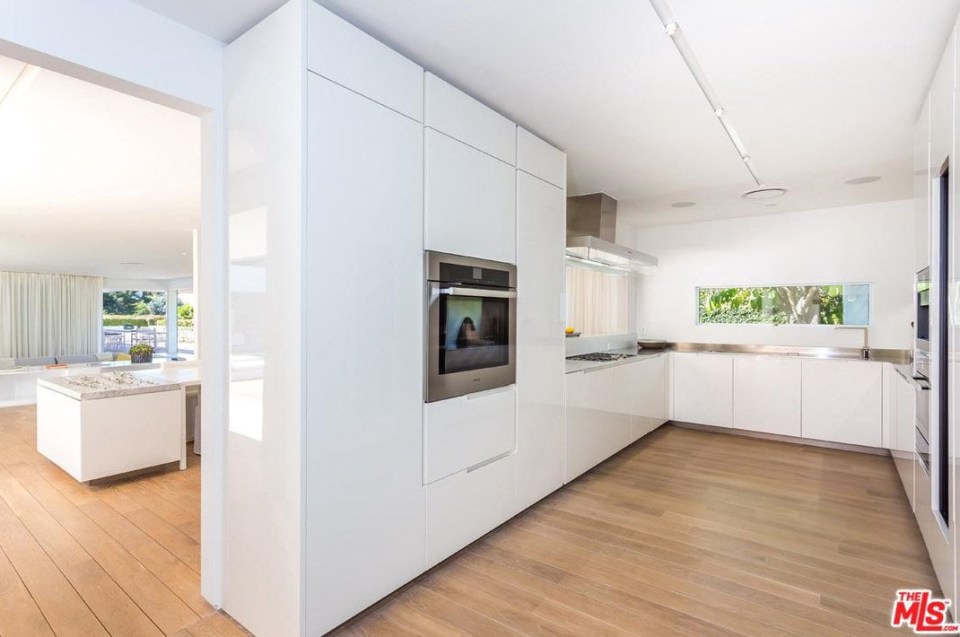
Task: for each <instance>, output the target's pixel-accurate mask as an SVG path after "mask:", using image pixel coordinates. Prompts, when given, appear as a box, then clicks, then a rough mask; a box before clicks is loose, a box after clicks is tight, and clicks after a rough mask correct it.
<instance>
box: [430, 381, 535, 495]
mask: <svg viewBox="0 0 960 637" xmlns="http://www.w3.org/2000/svg"><path fill="white" fill-rule="evenodd" d="M423 415H424V418H423V430H424V452H425V460H426V462H425V464H424V469H425V470H424V483H426V484H429V483H431V482H435V481H436V480H439V479H440V478H445V477H446V476H449V475H451V474H453V473H457V472H458V471H462V470H464V469H468V468H470V467H474V466H476V465H478V464H481V463H483V462H486V461H488V460H490V459H492V458H496V457H498V456H502V455H504V454H506V453H510V452H512V451H514V450H515V449H516V446H517V392H516V386H515V385H510V386H508V387H500V388H497V389H493V390H490V391H484V392H478V393H475V394H467V395H466V396H457V397H456V398H450V399H448V400H441V401H437V402H434V403H427V404H426V405H424V410H423Z"/></svg>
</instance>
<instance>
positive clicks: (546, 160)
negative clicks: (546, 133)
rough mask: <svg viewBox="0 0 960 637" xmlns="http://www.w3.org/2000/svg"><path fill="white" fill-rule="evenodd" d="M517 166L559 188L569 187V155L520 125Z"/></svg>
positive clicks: (518, 129) (518, 128) (518, 130)
mask: <svg viewBox="0 0 960 637" xmlns="http://www.w3.org/2000/svg"><path fill="white" fill-rule="evenodd" d="M517 168H518V169H520V170H522V171H524V172H527V173H529V174H531V175H533V176H535V177H539V178H540V179H542V180H544V181H546V182H548V183H551V184H553V185H554V186H556V187H558V188H563V189H566V187H567V155H566V154H565V153H563V152H561V151H559V150H557V149H556V148H554V147H553V146H551V145H550V144H548V143H547V142H545V141H543V140H542V139H540V138H539V137H537V136H536V135H534V134H533V133H531V132H529V131H527V130H524V129H522V128H520V127H517Z"/></svg>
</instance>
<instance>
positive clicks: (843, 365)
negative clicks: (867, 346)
mask: <svg viewBox="0 0 960 637" xmlns="http://www.w3.org/2000/svg"><path fill="white" fill-rule="evenodd" d="M801 370H802V381H801V384H802V396H803V400H802V436H803V437H804V438H810V439H812V440H828V441H831V442H842V443H847V444H852V445H864V446H867V447H879V446H880V445H881V436H880V433H881V417H882V415H881V401H882V395H883V389H882V388H883V374H882V363H869V362H863V361H838V360H803V361H801Z"/></svg>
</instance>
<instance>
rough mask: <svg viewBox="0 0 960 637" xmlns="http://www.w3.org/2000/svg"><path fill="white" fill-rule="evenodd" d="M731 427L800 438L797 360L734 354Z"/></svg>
mask: <svg viewBox="0 0 960 637" xmlns="http://www.w3.org/2000/svg"><path fill="white" fill-rule="evenodd" d="M733 379H734V381H733V426H734V428H736V429H746V430H748V431H761V432H764V433H771V434H779V435H782V436H795V437H798V438H799V437H800V360H799V359H797V358H792V359H791V358H775V357H772V356H737V357H735V358H734V360H733Z"/></svg>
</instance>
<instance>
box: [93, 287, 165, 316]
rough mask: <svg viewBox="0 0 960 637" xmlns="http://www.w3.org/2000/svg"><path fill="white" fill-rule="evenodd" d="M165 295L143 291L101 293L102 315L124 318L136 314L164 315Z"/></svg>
mask: <svg viewBox="0 0 960 637" xmlns="http://www.w3.org/2000/svg"><path fill="white" fill-rule="evenodd" d="M166 311H167V295H166V294H165V293H164V292H150V291H145V290H112V291H110V292H104V293H103V313H104V314H119V315H124V316H129V315H137V314H164V313H166Z"/></svg>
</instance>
